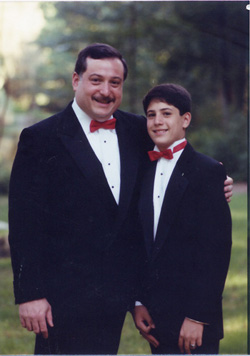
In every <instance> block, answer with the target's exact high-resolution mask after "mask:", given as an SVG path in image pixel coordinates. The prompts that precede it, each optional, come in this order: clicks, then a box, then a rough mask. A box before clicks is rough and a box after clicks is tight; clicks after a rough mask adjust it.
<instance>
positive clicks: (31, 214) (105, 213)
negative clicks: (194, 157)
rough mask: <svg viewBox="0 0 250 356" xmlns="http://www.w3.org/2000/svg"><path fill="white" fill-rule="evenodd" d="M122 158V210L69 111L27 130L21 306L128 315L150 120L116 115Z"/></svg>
mask: <svg viewBox="0 0 250 356" xmlns="http://www.w3.org/2000/svg"><path fill="white" fill-rule="evenodd" d="M114 116H115V117H116V119H117V125H116V131H117V136H118V143H119V149H120V159H121V191H120V203H119V206H117V204H116V202H115V200H114V198H113V195H112V193H111V191H110V188H109V186H108V183H107V180H106V177H105V175H104V172H103V169H102V166H101V163H100V162H99V160H98V159H97V157H96V156H95V154H94V152H93V150H92V149H91V146H90V145H89V143H88V141H87V138H86V136H85V134H84V133H83V131H82V128H81V126H80V124H79V122H78V120H77V118H76V116H75V114H74V112H73V109H72V106H71V104H69V106H68V107H67V108H66V109H65V110H64V111H62V112H61V113H59V114H57V115H54V116H53V117H51V118H49V119H46V120H44V121H41V122H40V123H38V124H35V125H34V126H32V127H30V128H28V129H25V130H24V131H23V132H22V134H21V138H20V142H19V147H18V151H17V155H16V158H15V161H14V165H13V170H12V174H11V180H10V196H9V197H10V198H9V224H10V235H9V241H10V247H11V256H12V264H13V270H14V291H15V300H16V303H23V302H26V301H30V300H35V299H40V298H47V300H48V301H49V302H50V303H51V305H52V310H53V313H54V314H55V313H57V314H58V315H60V313H63V314H64V315H65V313H66V314H67V315H69V316H70V317H71V316H77V317H78V316H79V317H81V316H82V315H85V314H88V315H92V314H93V312H94V313H98V311H100V312H102V311H103V310H107V311H108V310H113V311H116V310H118V311H119V312H123V311H124V310H126V308H128V305H129V303H131V301H132V300H133V299H134V291H135V286H136V285H137V273H136V271H138V266H137V265H139V264H140V251H142V250H143V248H142V246H141V244H142V243H143V242H142V235H141V233H140V231H139V229H138V224H137V217H138V214H137V205H138V204H137V203H138V202H137V199H138V196H137V195H138V182H139V181H140V178H139V174H140V163H141V161H142V158H143V157H142V156H143V155H144V153H145V145H146V142H147V134H146V124H145V118H143V117H139V116H136V115H132V114H129V113H124V112H122V111H119V110H118V111H116V112H115V113H114Z"/></svg>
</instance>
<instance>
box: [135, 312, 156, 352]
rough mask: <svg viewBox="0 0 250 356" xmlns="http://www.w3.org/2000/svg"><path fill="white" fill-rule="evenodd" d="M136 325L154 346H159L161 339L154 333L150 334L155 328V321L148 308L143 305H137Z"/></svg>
mask: <svg viewBox="0 0 250 356" xmlns="http://www.w3.org/2000/svg"><path fill="white" fill-rule="evenodd" d="M133 318H134V322H135V326H136V327H137V329H138V330H139V331H140V334H141V335H142V336H143V337H144V339H146V340H147V341H148V342H149V343H150V344H152V345H153V346H154V347H158V346H159V341H157V340H156V338H155V337H154V336H153V335H150V331H151V330H152V329H155V325H154V322H153V320H152V318H151V316H150V314H149V312H148V310H147V308H145V307H144V306H143V305H139V306H136V307H135V309H134V313H133Z"/></svg>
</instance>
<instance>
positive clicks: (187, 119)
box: [183, 112, 192, 129]
mask: <svg viewBox="0 0 250 356" xmlns="http://www.w3.org/2000/svg"><path fill="white" fill-rule="evenodd" d="M191 118H192V115H191V113H190V112H186V113H185V114H184V115H183V119H184V120H183V128H184V129H186V128H187V127H188V126H189V125H190V122H191Z"/></svg>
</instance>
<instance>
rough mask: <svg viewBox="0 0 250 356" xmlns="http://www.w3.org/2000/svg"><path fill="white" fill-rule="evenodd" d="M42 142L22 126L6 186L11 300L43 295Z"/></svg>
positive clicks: (34, 297)
mask: <svg viewBox="0 0 250 356" xmlns="http://www.w3.org/2000/svg"><path fill="white" fill-rule="evenodd" d="M44 148H45V143H43V142H42V140H40V139H39V135H38V134H34V133H33V132H32V130H30V129H25V130H24V131H23V132H22V134H21V137H20V141H19V145H18V150H17V154H16V157H15V160H14V164H13V168H12V173H11V178H10V187H9V243H10V250H11V259H12V268H13V273H14V294H15V302H16V303H23V302H27V301H30V300H35V299H40V298H43V297H45V296H46V288H45V285H46V281H45V278H44V273H43V266H44V263H46V240H45V237H44V235H43V206H44V196H45V192H44V187H45V186H46V182H45V181H46V174H45V171H44V167H43V162H44V158H43V152H44Z"/></svg>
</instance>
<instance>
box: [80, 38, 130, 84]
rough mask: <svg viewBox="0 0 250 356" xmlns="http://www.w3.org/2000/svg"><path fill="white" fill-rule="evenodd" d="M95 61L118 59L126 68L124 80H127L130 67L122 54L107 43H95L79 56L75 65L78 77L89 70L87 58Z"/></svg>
mask: <svg viewBox="0 0 250 356" xmlns="http://www.w3.org/2000/svg"><path fill="white" fill-rule="evenodd" d="M88 57H90V58H93V59H103V58H118V59H120V61H121V62H122V64H123V68H124V76H123V79H124V80H125V79H126V78H127V75H128V67H127V63H126V61H125V59H124V58H123V57H122V54H121V53H120V52H119V51H118V50H117V49H115V48H114V47H112V46H110V45H108V44H105V43H93V44H91V45H89V46H87V47H86V48H84V49H83V50H81V52H80V53H79V54H78V58H77V61H76V64H75V72H76V73H77V74H78V75H81V74H82V73H84V72H85V71H86V69H87V58H88Z"/></svg>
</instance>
